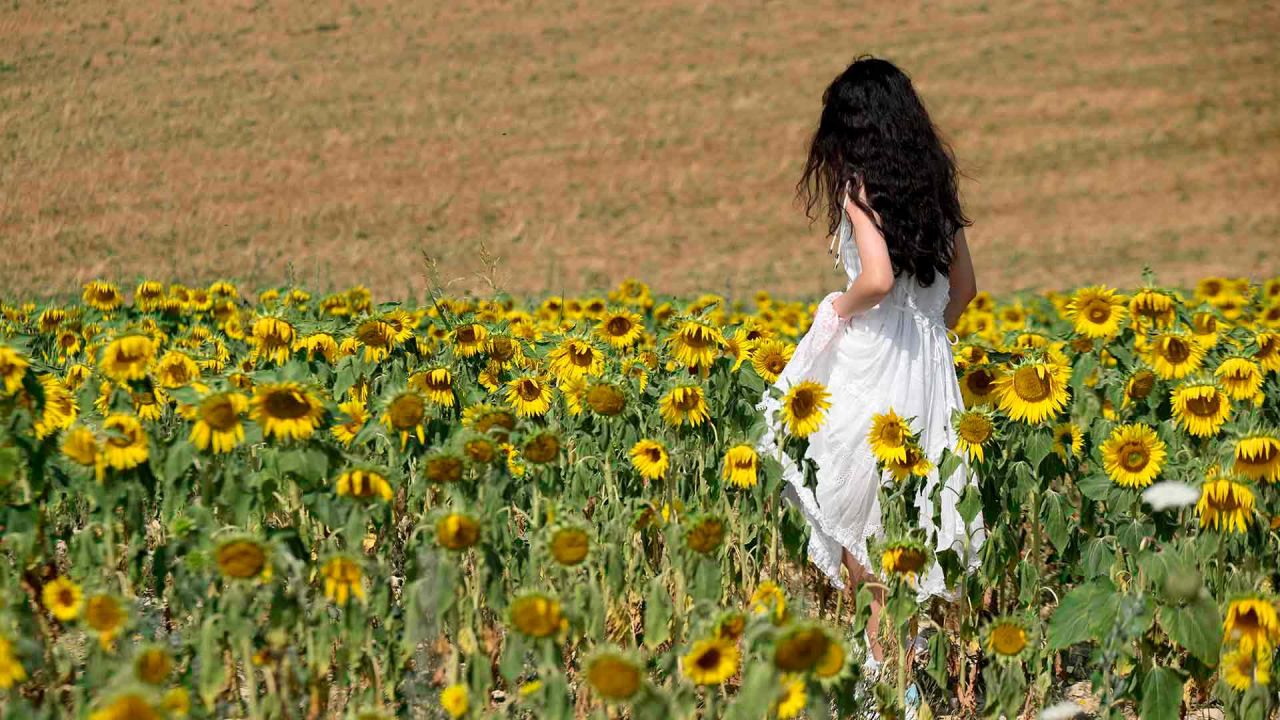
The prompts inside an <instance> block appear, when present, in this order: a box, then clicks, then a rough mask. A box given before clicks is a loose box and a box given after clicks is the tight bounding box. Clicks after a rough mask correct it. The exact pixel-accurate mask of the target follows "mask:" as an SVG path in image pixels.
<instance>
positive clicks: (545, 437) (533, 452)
mask: <svg viewBox="0 0 1280 720" xmlns="http://www.w3.org/2000/svg"><path fill="white" fill-rule="evenodd" d="M520 454H521V455H522V456H523V457H524V459H525V460H528V461H529V462H531V463H535V464H538V465H545V464H547V463H549V462H553V461H554V460H555V459H556V458H557V457H559V455H560V438H559V437H558V436H557V435H556V434H555V433H554V432H552V431H550V430H543V431H541V432H539V433H537V434H536V435H534V436H532V437H530V438H529V439H527V440H525V441H524V446H523V447H521V448H520Z"/></svg>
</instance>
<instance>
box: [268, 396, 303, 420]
mask: <svg viewBox="0 0 1280 720" xmlns="http://www.w3.org/2000/svg"><path fill="white" fill-rule="evenodd" d="M263 407H264V408H265V409H266V411H267V416H268V417H273V418H280V419H283V420H297V419H298V418H301V417H306V415H307V413H308V412H310V411H311V404H310V403H308V402H307V400H306V398H304V397H302V393H300V392H298V391H297V390H277V391H275V392H272V393H271V394H269V395H267V397H266V399H265V400H264V401H263Z"/></svg>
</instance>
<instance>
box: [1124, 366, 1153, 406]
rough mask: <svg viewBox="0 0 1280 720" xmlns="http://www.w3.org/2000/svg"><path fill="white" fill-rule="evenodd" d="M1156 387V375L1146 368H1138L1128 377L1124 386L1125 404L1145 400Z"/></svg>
mask: <svg viewBox="0 0 1280 720" xmlns="http://www.w3.org/2000/svg"><path fill="white" fill-rule="evenodd" d="M1155 386H1156V374H1155V373H1154V372H1152V371H1151V370H1148V369H1147V368H1139V369H1137V370H1135V371H1134V372H1133V374H1132V375H1130V376H1129V379H1128V380H1126V381H1125V385H1124V398H1125V401H1126V402H1136V401H1139V400H1146V399H1147V398H1148V397H1149V396H1150V395H1151V391H1152V390H1154V389H1155Z"/></svg>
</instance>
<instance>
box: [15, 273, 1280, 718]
mask: <svg viewBox="0 0 1280 720" xmlns="http://www.w3.org/2000/svg"><path fill="white" fill-rule="evenodd" d="M753 300H754V301H753V302H750V303H744V302H734V301H731V300H730V299H727V298H723V297H718V296H715V295H705V296H702V297H698V298H693V299H688V298H685V299H677V298H665V297H655V296H654V295H653V294H652V293H651V291H650V289H649V288H648V287H647V286H645V285H644V284H643V283H641V282H638V281H626V282H624V283H622V284H621V285H620V286H618V287H617V288H615V289H614V290H612V291H610V292H608V293H606V294H602V295H599V296H584V297H575V298H567V297H547V298H543V299H535V300H528V301H521V300H520V299H517V298H512V297H509V296H506V295H503V294H500V293H497V294H495V295H494V296H493V297H488V298H474V297H451V296H445V295H443V294H440V293H435V292H433V293H431V294H430V295H429V296H428V297H427V298H425V301H424V302H423V303H422V304H421V305H416V304H409V305H405V304H390V303H384V304H375V303H374V302H373V301H372V294H371V293H370V292H369V291H368V290H367V289H365V288H359V287H357V288H354V289H351V290H349V291H346V292H342V293H339V294H335V295H330V296H324V297H314V296H312V295H311V294H310V293H308V292H306V291H305V290H304V289H301V288H297V287H285V288H277V289H272V290H268V291H266V292H263V293H261V294H259V295H257V296H256V297H253V296H246V295H244V294H242V292H241V290H240V289H239V288H237V287H236V286H235V285H234V284H232V283H229V282H218V283H215V284H213V285H211V286H209V287H185V286H180V285H168V286H166V285H163V284H161V283H159V282H155V281H147V282H143V283H141V284H140V285H138V286H137V287H136V288H127V289H124V290H122V289H121V288H120V287H119V286H117V285H115V284H112V283H108V282H100V281H95V282H91V283H89V284H87V285H86V286H85V287H84V293H83V296H82V298H81V299H80V300H79V301H78V302H73V303H47V304H37V303H30V302H23V301H22V300H21V299H14V298H8V299H7V302H5V303H4V304H3V305H0V310H2V311H3V317H2V318H0V527H2V529H0V553H2V559H0V708H3V710H4V713H5V715H6V716H9V717H21V718H55V717H57V718H62V717H79V718H93V720H125V719H130V720H140V719H160V718H180V717H193V718H206V717H219V718H221V717H237V718H241V717H243V718H329V717H344V718H360V719H361V720H373V719H374V718H391V717H413V718H463V717H477V718H478V717H528V718H570V717H595V718H621V717H630V718H694V717H700V718H712V717H726V718H761V717H781V718H792V717H809V718H827V717H841V718H843V717H864V716H865V714H866V713H871V712H875V713H880V714H881V716H883V717H886V718H896V717H902V716H903V715H904V699H905V698H906V688H907V687H908V686H909V685H915V686H916V687H917V688H919V689H920V690H921V691H922V693H923V697H924V705H923V706H922V707H920V708H919V709H918V710H917V711H916V713H917V715H916V716H917V717H937V716H942V715H952V716H963V717H975V716H991V717H998V716H1006V717H1010V718H1013V717H1035V716H1036V715H1037V714H1039V713H1041V712H1044V713H1045V717H1073V716H1074V715H1075V713H1076V712H1079V711H1081V710H1082V709H1083V708H1082V707H1081V706H1079V705H1074V704H1072V703H1073V702H1074V701H1072V700H1069V699H1068V698H1066V696H1065V694H1064V689H1065V688H1067V687H1068V686H1077V687H1080V686H1083V687H1086V688H1087V689H1088V694H1089V695H1090V697H1091V698H1092V700H1093V701H1094V702H1095V703H1096V704H1095V707H1094V708H1093V709H1092V711H1093V712H1096V713H1097V714H1099V715H1102V716H1106V717H1122V716H1127V717H1133V716H1139V717H1142V718H1166V717H1167V718H1176V717H1180V716H1181V715H1182V714H1183V713H1185V712H1188V711H1189V710H1191V709H1193V708H1204V707H1215V708H1220V709H1221V711H1222V712H1223V713H1224V714H1225V716H1226V717H1239V718H1259V719H1261V718H1268V717H1274V716H1275V714H1276V712H1277V708H1278V707H1280V702H1278V701H1277V692H1276V688H1277V687H1278V686H1280V679H1277V677H1276V675H1277V673H1280V660H1278V659H1277V645H1278V644H1280V620H1278V619H1277V595H1276V590H1277V587H1276V585H1277V582H1280V562H1277V558H1278V557H1280V278H1278V279H1273V280H1270V281H1268V282H1265V283H1262V284H1257V283H1251V282H1249V281H1248V280H1243V279H1228V278H1206V279H1204V280H1203V281H1201V282H1200V283H1199V284H1198V285H1197V287H1196V288H1195V289H1194V290H1176V289H1173V288H1164V287H1161V286H1158V285H1156V284H1155V283H1154V282H1153V281H1152V280H1151V278H1149V277H1148V278H1147V282H1146V284H1145V285H1144V286H1143V287H1141V288H1139V289H1136V290H1135V291H1133V292H1130V293H1126V294H1121V293H1120V292H1119V291H1117V290H1115V289H1111V288H1106V287H1087V288H1081V289H1079V290H1077V291H1074V292H1071V293H1045V294H1040V295H1021V296H1017V297H1009V298H1005V299H1001V300H998V301H997V300H995V299H993V298H992V297H990V296H987V295H980V296H979V297H978V299H977V300H976V301H975V302H974V303H973V304H972V305H971V307H970V308H969V310H968V311H967V312H966V314H965V315H964V317H963V318H962V319H961V321H960V323H959V326H958V327H957V329H956V330H957V334H958V335H959V337H960V343H959V344H958V345H957V346H956V348H955V360H956V372H957V375H958V378H959V380H960V384H961V389H962V391H963V393H964V396H965V400H966V406H967V409H966V410H965V411H964V412H961V413H957V414H956V415H955V417H954V418H953V426H954V429H955V432H956V436H957V442H956V451H957V452H958V453H963V454H965V455H966V456H967V458H968V461H969V462H968V463H967V464H968V466H969V467H970V468H972V470H973V471H974V472H976V473H977V474H978V476H979V479H980V488H981V490H980V491H979V490H977V489H971V490H970V491H969V492H968V494H967V495H966V496H965V497H964V498H963V500H962V502H961V503H960V508H961V512H962V513H963V514H965V515H966V518H974V517H976V516H977V515H978V513H981V514H982V516H983V517H984V519H985V522H986V525H987V528H988V536H987V540H986V543H985V545H984V546H983V550H982V556H981V564H980V566H979V567H978V568H977V569H976V570H972V571H966V570H965V569H964V568H962V567H961V565H962V564H961V563H960V562H959V561H958V559H957V558H955V557H954V556H953V553H950V552H944V553H939V554H938V556H937V557H935V555H934V552H933V551H932V549H931V548H930V547H929V545H928V543H927V542H925V538H922V537H919V536H917V534H916V533H915V532H913V528H914V527H915V522H914V519H913V518H912V516H911V513H912V512H915V510H914V505H913V503H912V502H911V501H910V499H911V498H912V497H913V496H914V494H915V492H917V489H918V488H919V487H920V482H921V476H922V475H923V474H925V473H926V472H928V471H929V470H930V468H937V470H938V472H940V473H942V474H944V475H945V474H948V473H950V472H955V471H956V468H957V467H958V466H960V465H961V463H959V462H958V458H957V457H954V456H951V455H950V453H944V457H938V458H927V457H921V455H920V453H919V452H918V444H917V443H916V441H915V438H914V437H913V432H914V431H913V427H912V418H904V417H899V416H898V415H896V414H894V412H893V408H883V409H878V410H877V411H878V412H879V413H880V414H881V415H882V417H881V418H880V419H879V421H878V422H877V423H876V433H875V436H874V437H872V438H871V439H870V440H871V442H872V443H873V445H874V447H875V449H876V452H877V454H878V456H880V457H881V459H882V461H883V466H884V469H885V470H886V472H885V475H884V477H885V478H886V481H885V484H884V486H883V488H882V490H881V503H882V506H883V507H884V508H885V509H886V517H887V518H888V519H889V521H888V523H887V533H886V537H885V538H884V540H883V541H882V542H880V543H878V544H877V545H874V546H873V548H872V551H873V557H874V558H876V559H877V561H878V567H877V568H876V571H877V573H878V574H879V576H880V577H881V578H882V579H883V585H882V586H881V589H882V590H883V593H884V597H885V612H884V613H883V615H882V627H883V630H884V631H885V632H884V635H883V637H886V638H887V640H886V644H887V646H888V649H889V652H888V656H887V658H888V662H887V664H886V665H885V668H884V669H883V670H882V671H880V672H879V673H876V674H874V675H872V674H869V673H866V672H864V671H863V667H864V665H863V661H864V659H865V653H866V649H865V646H864V643H863V637H864V629H865V627H866V624H867V623H868V619H869V616H870V610H871V608H870V606H871V602H870V600H871V597H872V590H871V588H870V587H869V586H864V587H862V589H861V590H859V591H858V592H856V593H854V594H845V593H843V592H839V591H836V590H833V589H831V588H830V587H829V586H828V585H827V584H826V582H825V581H824V580H823V579H822V578H821V577H820V574H819V573H817V572H816V571H815V570H814V569H813V568H811V567H809V566H808V564H807V561H806V557H805V552H806V550H805V547H806V539H807V538H806V532H807V530H806V528H805V525H804V523H803V521H802V520H801V519H800V515H799V513H798V512H797V511H796V510H795V509H794V508H792V507H790V505H789V504H788V503H787V502H786V501H785V500H783V499H782V496H781V493H780V491H781V484H782V480H781V466H780V464H779V458H778V457H777V456H771V455H770V454H768V453H764V452H762V451H759V450H758V447H759V446H758V444H757V443H758V440H759V439H760V437H761V435H762V433H763V432H764V429H765V424H764V421H763V420H762V419H761V417H760V415H761V414H760V412H759V411H758V410H757V409H756V406H757V403H759V401H760V398H761V395H762V393H765V392H775V393H776V392H777V391H776V390H772V389H769V388H770V386H771V384H772V381H773V380H774V379H775V378H776V377H777V375H778V373H779V372H780V371H781V370H782V368H783V367H784V366H785V365H786V363H787V360H788V358H789V357H790V354H791V352H792V350H793V348H794V346H795V343H796V341H797V340H798V339H799V338H800V337H801V336H802V335H803V333H804V332H805V330H806V329H807V327H808V325H809V323H810V321H811V319H812V317H813V313H814V310H815V308H816V303H814V302H793V301H783V300H778V299H774V298H771V297H769V296H768V295H767V294H764V293H761V294H759V295H757V296H756V297H755V298H754V299H753ZM780 399H781V401H782V407H783V411H782V415H783V417H782V418H781V422H782V424H783V426H784V427H785V428H786V432H785V433H784V438H783V442H782V443H781V445H780V447H779V449H778V452H779V453H783V452H785V453H789V454H790V455H791V457H793V458H794V459H796V460H797V461H803V452H804V450H805V447H806V440H805V436H806V435H808V434H809V433H811V432H812V431H813V429H814V428H816V427H819V426H820V425H821V423H822V420H823V415H824V412H825V409H826V408H827V407H828V406H829V403H830V402H831V400H832V398H831V397H830V393H829V392H828V390H827V389H826V388H823V387H822V386H820V385H817V384H815V383H799V384H797V385H795V386H792V387H791V388H790V389H789V390H788V391H787V392H786V394H785V396H783V397H781V398H780ZM810 465H811V463H810ZM811 469H812V468H811V467H810V470H811ZM935 559H936V560H937V562H938V563H939V564H940V565H941V566H942V567H943V568H944V569H945V570H946V572H947V574H948V577H949V579H950V581H951V582H952V583H954V587H955V588H956V596H955V599H954V601H952V602H941V601H937V600H935V601H931V602H920V601H918V600H917V596H916V593H915V591H914V588H913V584H914V582H915V579H916V575H917V573H918V572H920V571H921V569H922V568H924V567H925V565H926V563H932V562H933V561H934V560H935ZM916 634H919V635H920V637H922V638H924V647H923V649H919V650H915V651H911V652H909V651H908V648H909V647H911V646H912V642H911V638H913V637H915V636H916Z"/></svg>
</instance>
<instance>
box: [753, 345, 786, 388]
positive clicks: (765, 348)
mask: <svg viewBox="0 0 1280 720" xmlns="http://www.w3.org/2000/svg"><path fill="white" fill-rule="evenodd" d="M795 350H796V346H795V345H792V344H791V343H788V342H784V341H782V340H778V339H773V338H770V339H766V340H761V341H760V342H758V343H756V345H755V347H754V348H752V350H751V367H752V368H754V369H755V371H756V374H757V375H759V376H760V377H762V378H764V379H765V382H768V383H773V382H776V381H777V379H778V376H779V375H781V374H782V371H783V370H785V369H786V367H787V363H788V362H790V361H791V355H792V354H793V353H794V352H795Z"/></svg>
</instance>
